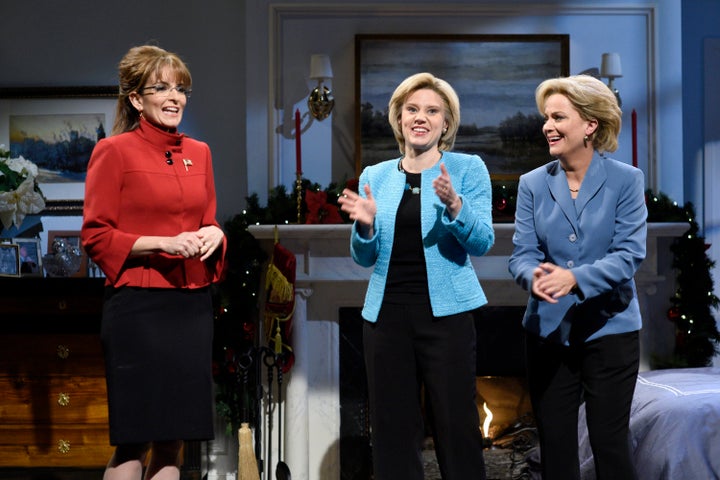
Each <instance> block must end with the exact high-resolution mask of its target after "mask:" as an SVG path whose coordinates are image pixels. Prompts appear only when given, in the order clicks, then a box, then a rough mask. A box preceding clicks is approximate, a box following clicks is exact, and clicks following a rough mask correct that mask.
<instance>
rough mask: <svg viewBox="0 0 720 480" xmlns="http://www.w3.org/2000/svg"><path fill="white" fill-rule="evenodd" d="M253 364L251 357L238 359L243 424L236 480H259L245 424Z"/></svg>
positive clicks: (253, 452) (250, 436)
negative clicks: (249, 381) (249, 380)
mask: <svg viewBox="0 0 720 480" xmlns="http://www.w3.org/2000/svg"><path fill="white" fill-rule="evenodd" d="M252 363H253V359H252V356H251V355H250V354H247V353H246V354H245V355H243V356H242V357H240V361H238V367H239V369H240V372H241V373H242V382H243V420H245V421H243V422H241V423H240V429H239V430H238V479H237V480H260V471H259V470H258V465H257V458H256V457H255V450H254V449H253V438H252V437H253V436H252V430H250V424H249V423H248V422H247V418H248V417H247V404H246V402H247V398H246V397H245V395H246V394H247V392H248V369H249V368H250V366H251V365H252Z"/></svg>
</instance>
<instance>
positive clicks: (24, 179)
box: [0, 145, 45, 228]
mask: <svg viewBox="0 0 720 480" xmlns="http://www.w3.org/2000/svg"><path fill="white" fill-rule="evenodd" d="M3 149H4V145H0V150H3ZM0 162H1V163H2V164H3V166H4V168H5V167H7V169H6V170H5V172H6V173H3V172H2V171H1V170H0V176H5V175H6V174H7V175H8V176H9V173H7V172H8V171H10V172H15V173H17V174H18V176H17V178H16V179H14V180H13V179H11V181H10V182H11V185H10V186H9V189H8V186H7V185H6V186H5V187H4V188H5V189H6V190H7V191H2V192H0V222H2V225H0V226H2V227H5V228H11V227H12V226H13V225H15V226H17V227H20V225H21V224H22V222H23V220H25V216H26V215H29V214H35V213H40V212H42V211H43V210H44V209H45V198H44V197H43V195H42V192H41V191H40V190H39V189H38V188H37V185H36V183H35V177H37V175H38V168H37V165H35V164H34V163H33V162H31V161H29V160H26V159H25V158H23V157H22V156H20V157H17V158H1V159H0ZM17 182H19V184H18V183H17Z"/></svg>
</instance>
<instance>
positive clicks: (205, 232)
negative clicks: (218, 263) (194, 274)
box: [198, 225, 225, 261]
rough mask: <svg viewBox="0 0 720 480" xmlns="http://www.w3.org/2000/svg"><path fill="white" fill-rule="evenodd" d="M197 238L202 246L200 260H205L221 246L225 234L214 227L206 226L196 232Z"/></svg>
mask: <svg viewBox="0 0 720 480" xmlns="http://www.w3.org/2000/svg"><path fill="white" fill-rule="evenodd" d="M198 236H199V237H200V240H202V246H201V247H200V252H199V253H198V255H200V260H201V261H205V260H207V259H208V258H209V257H210V255H212V254H213V253H214V252H215V250H217V248H218V247H219V246H220V245H221V244H222V241H223V237H225V233H223V231H222V230H221V229H219V228H218V227H216V226H215V225H208V226H206V227H202V228H201V229H200V230H198Z"/></svg>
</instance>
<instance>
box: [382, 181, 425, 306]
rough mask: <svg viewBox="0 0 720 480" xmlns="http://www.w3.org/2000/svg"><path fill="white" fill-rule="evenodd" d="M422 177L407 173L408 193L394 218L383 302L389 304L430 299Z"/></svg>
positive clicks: (406, 189) (419, 301)
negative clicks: (423, 221) (421, 203)
mask: <svg viewBox="0 0 720 480" xmlns="http://www.w3.org/2000/svg"><path fill="white" fill-rule="evenodd" d="M420 176H421V175H420V174H419V173H408V172H405V178H406V184H405V193H404V194H403V197H402V200H400V205H399V206H398V211H397V216H396V218H395V239H394V241H393V248H392V254H391V256H390V267H389V269H388V275H387V283H386V285H385V297H384V301H385V302H388V303H396V304H397V303H402V304H407V303H427V302H428V301H429V294H428V284H427V269H426V268H425V252H424V250H423V243H422V231H421V229H420Z"/></svg>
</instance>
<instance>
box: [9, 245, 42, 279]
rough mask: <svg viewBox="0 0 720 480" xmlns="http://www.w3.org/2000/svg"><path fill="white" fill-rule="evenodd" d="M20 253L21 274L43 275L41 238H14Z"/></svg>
mask: <svg viewBox="0 0 720 480" xmlns="http://www.w3.org/2000/svg"><path fill="white" fill-rule="evenodd" d="M12 243H14V244H15V245H17V246H18V252H19V254H20V275H21V276H23V277H26V276H27V277H42V274H43V269H42V249H41V248H40V239H39V238H13V241H12Z"/></svg>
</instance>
